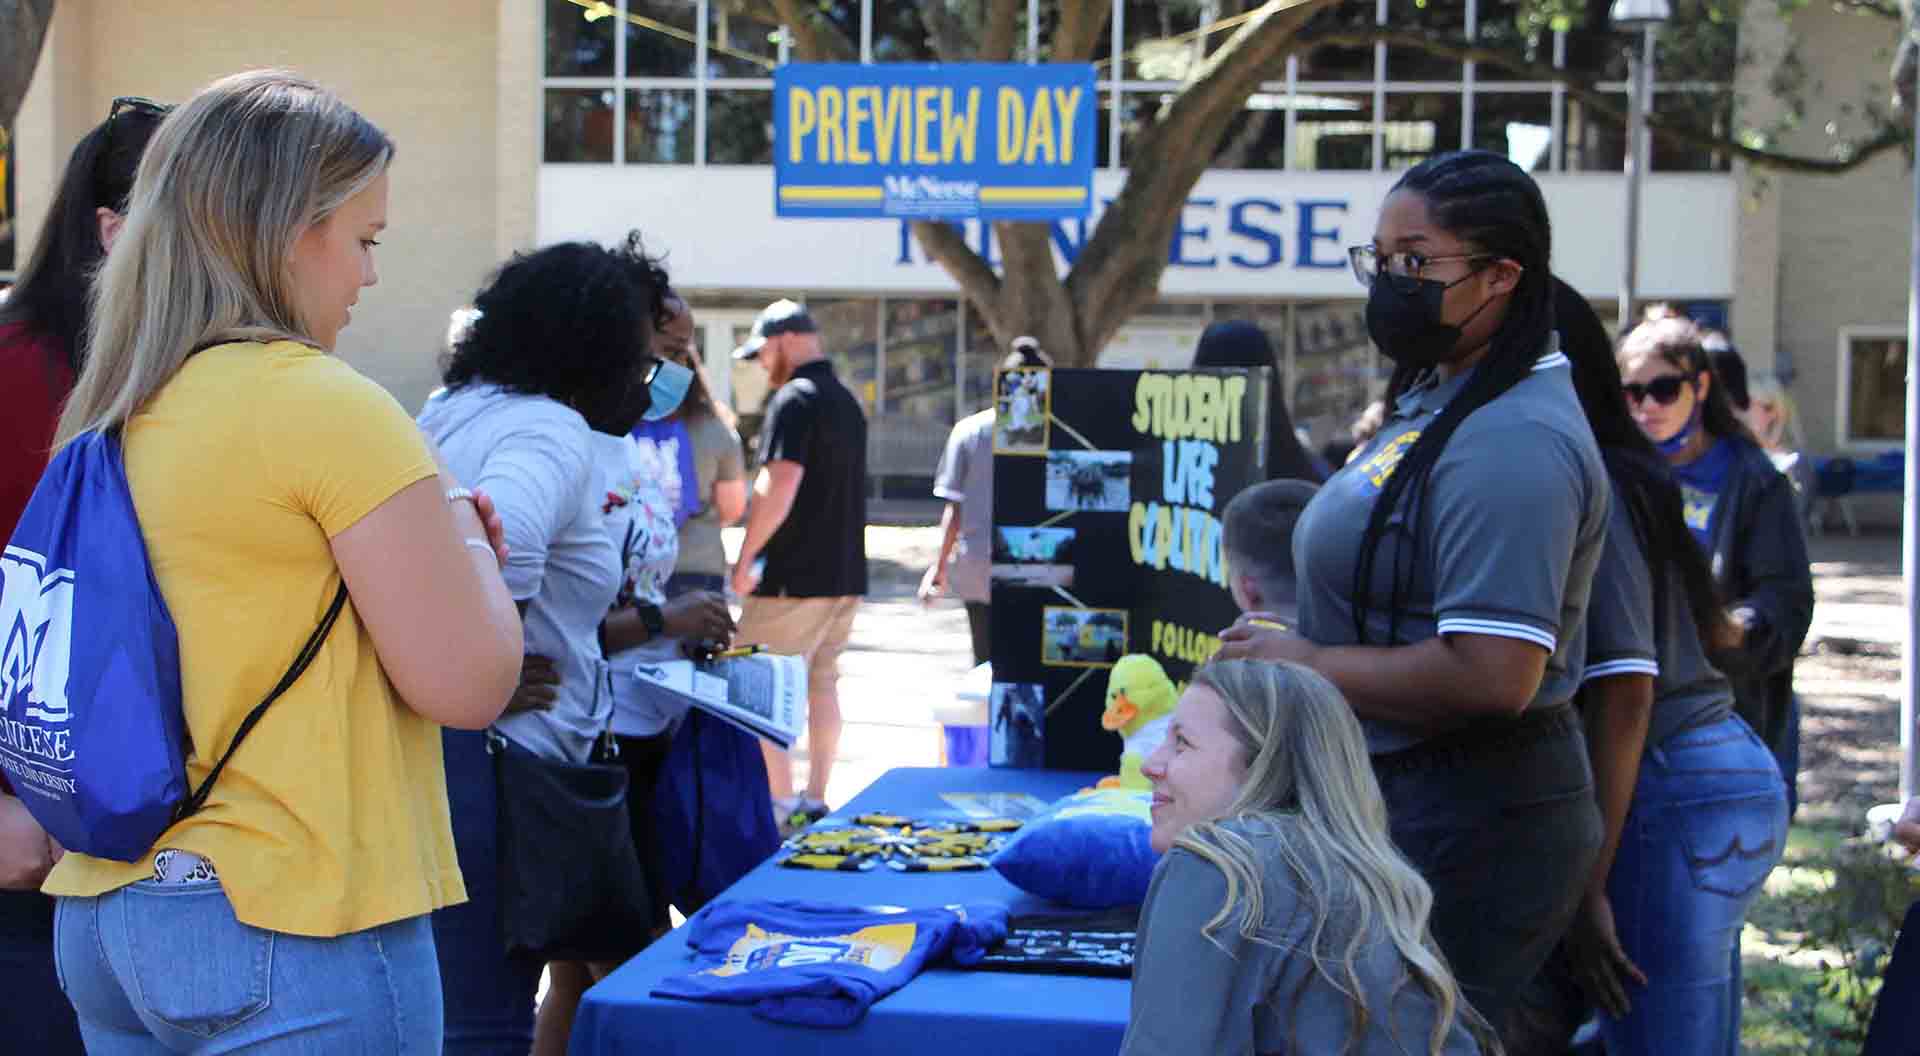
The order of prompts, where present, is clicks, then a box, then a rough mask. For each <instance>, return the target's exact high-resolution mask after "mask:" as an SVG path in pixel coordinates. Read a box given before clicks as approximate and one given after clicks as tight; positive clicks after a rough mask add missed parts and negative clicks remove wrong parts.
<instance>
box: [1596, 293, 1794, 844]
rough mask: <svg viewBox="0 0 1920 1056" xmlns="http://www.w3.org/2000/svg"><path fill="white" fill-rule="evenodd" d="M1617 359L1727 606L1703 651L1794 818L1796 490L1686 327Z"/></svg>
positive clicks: (1660, 333)
mask: <svg viewBox="0 0 1920 1056" xmlns="http://www.w3.org/2000/svg"><path fill="white" fill-rule="evenodd" d="M1618 359H1619V363H1620V374H1621V376H1622V377H1623V378H1625V379H1626V384H1625V392H1626V398H1627V406H1628V409H1629V410H1631V411H1632V412H1633V418H1634V421H1635V422H1637V423H1638V424H1639V426H1640V429H1641V431H1642V432H1644V433H1646V434H1647V438H1648V439H1649V440H1652V441H1653V442H1654V446H1655V447H1657V448H1658V449H1659V451H1660V453H1661V454H1662V455H1664V456H1666V459H1667V462H1668V464H1669V465H1671V466H1672V467H1673V473H1674V476H1675V477H1678V478H1679V481H1680V492H1681V495H1682V496H1683V497H1684V499H1685V500H1686V518H1687V527H1688V528H1689V529H1691V530H1692V532H1693V537H1694V539H1695V541H1697V542H1698V543H1699V544H1700V546H1701V547H1702V548H1703V549H1704V550H1705V551H1706V553H1707V562H1708V564H1709V566H1710V567H1711V568H1712V569H1713V575H1714V578H1715V580H1716V581H1717V582H1718V584H1719V587H1720V595H1721V596H1722V597H1724V598H1727V599H1729V605H1728V609H1727V615H1728V618H1729V620H1730V627H1729V629H1728V632H1727V633H1726V634H1725V635H1724V636H1723V637H1722V638H1721V639H1720V640H1718V641H1715V642H1710V643H1708V644H1709V645H1710V646H1712V647H1713V649H1714V652H1713V661H1714V665H1715V666H1717V667H1718V668H1720V670H1722V671H1725V672H1726V674H1727V678H1728V679H1729V680H1730V681H1731V682H1732V683H1733V699H1734V710H1736V711H1738V712H1739V713H1740V717H1741V718H1743V719H1745V720H1747V725H1749V726H1752V727H1753V730H1754V732H1755V733H1758V734H1759V735H1760V739H1761V740H1762V741H1765V742H1766V744H1767V747H1768V748H1769V749H1771V750H1772V751H1773V755H1774V759H1775V760H1776V761H1778V763H1779V764H1780V773H1781V775H1782V776H1783V777H1785V778H1786V781H1787V802H1788V805H1789V811H1790V812H1791V810H1792V809H1793V808H1795V807H1797V806H1798V800H1799V796H1798V792H1797V788H1796V785H1797V777H1798V773H1799V758H1798V756H1799V731H1798V728H1797V727H1798V722H1797V721H1796V720H1797V716H1796V715H1795V713H1794V707H1793V658H1794V657H1795V656H1796V655H1798V654H1799V652H1800V645H1801V643H1802V642H1804V641H1805V640H1806V637H1807V627H1808V626H1809V625H1810V624H1811V623H1812V622H1813V573H1812V570H1811V568H1810V566H1809V565H1808V562H1807V540H1806V535H1805V532H1804V530H1803V529H1802V527H1801V524H1802V522H1801V519H1800V516H1799V513H1798V507H1797V505H1796V503H1795V501H1794V493H1793V485H1792V484H1791V483H1789V482H1788V480H1787V478H1786V477H1784V476H1782V475H1781V473H1780V471H1779V470H1778V469H1775V468H1774V465H1773V461H1772V460H1771V459H1770V458H1768V457H1767V453H1766V452H1765V451H1763V450H1761V448H1760V445H1759V444H1757V443H1755V442H1754V440H1753V436H1752V434H1750V433H1748V432H1747V429H1746V426H1744V425H1742V424H1741V423H1740V419H1739V418H1738V417H1736V416H1735V414H1734V412H1733V407H1732V405H1731V404H1730V403H1729V402H1728V401H1727V396H1726V394H1725V393H1724V392H1723V391H1721V387H1720V386H1719V385H1716V384H1715V378H1714V374H1713V370H1712V368H1711V367H1710V366H1709V364H1708V361H1707V354H1706V352H1705V351H1703V350H1702V348H1701V346H1700V333H1699V331H1698V330H1697V329H1696V328H1695V327H1694V325H1693V324H1692V323H1691V322H1688V321H1687V320H1685V319H1660V320H1655V321H1653V322H1648V323H1642V324H1641V325H1640V326H1639V327H1637V328H1635V329H1634V331H1633V332H1632V333H1631V334H1628V335H1627V339H1626V340H1625V341H1624V342H1622V343H1621V345H1620V351H1619V356H1618Z"/></svg>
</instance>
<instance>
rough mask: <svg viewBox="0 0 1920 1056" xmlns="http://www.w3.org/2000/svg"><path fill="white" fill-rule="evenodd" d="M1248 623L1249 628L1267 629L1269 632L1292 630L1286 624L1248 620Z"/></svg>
mask: <svg viewBox="0 0 1920 1056" xmlns="http://www.w3.org/2000/svg"><path fill="white" fill-rule="evenodd" d="M1247 623H1248V625H1249V626H1253V627H1265V628H1266V629H1267V630H1270V631H1285V630H1290V628H1289V627H1288V626H1287V625H1286V624H1284V623H1275V622H1273V621H1272V620H1248V621H1247Z"/></svg>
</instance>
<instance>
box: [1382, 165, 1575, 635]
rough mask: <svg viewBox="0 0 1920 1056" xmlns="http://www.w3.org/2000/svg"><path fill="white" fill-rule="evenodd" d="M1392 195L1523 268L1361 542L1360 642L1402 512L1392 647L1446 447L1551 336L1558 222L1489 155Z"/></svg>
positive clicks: (1424, 172) (1526, 184) (1512, 169)
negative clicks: (1421, 204) (1485, 341)
mask: <svg viewBox="0 0 1920 1056" xmlns="http://www.w3.org/2000/svg"><path fill="white" fill-rule="evenodd" d="M1393 190H1394V192H1395V193H1401V192H1404V193H1408V194H1417V195H1419V196H1420V197H1421V198H1422V199H1424V200H1425V202H1426V206H1427V213H1428V215H1430V216H1431V217H1432V218H1433V221H1434V223H1435V224H1436V225H1437V226H1439V227H1440V228H1441V229H1442V230H1445V231H1447V232H1448V233H1450V234H1452V235H1454V236H1455V237H1457V238H1459V239H1460V240H1461V241H1463V242H1466V243H1468V244H1469V245H1470V246H1472V247H1474V248H1475V249H1476V250H1477V251H1478V252H1482V253H1485V254H1486V255H1487V256H1488V257H1491V258H1497V259H1505V260H1511V261H1513V262H1514V263H1516V264H1518V265H1519V266H1520V269H1521V270H1520V281H1519V284H1518V285H1517V286H1515V287H1514V290H1513V292H1512V293H1511V294H1509V295H1508V296H1509V298H1510V299H1509V302H1508V304H1507V308H1506V316H1505V318H1504V319H1502V320H1501V322H1500V325H1499V327H1498V328H1497V329H1496V330H1495V331H1494V333H1493V339H1492V341H1491V342H1490V343H1489V347H1488V350H1487V355H1486V357H1485V359H1483V360H1482V361H1481V362H1480V364H1479V365H1478V366H1477V367H1475V368H1474V371H1473V375H1472V377H1470V378H1469V379H1468V381H1467V383H1466V385H1465V387H1464V388H1462V389H1461V390H1460V392H1459V394H1457V395H1456V396H1454V397H1453V398H1452V399H1451V400H1449V401H1447V405H1446V407H1444V408H1442V409H1441V411H1440V413H1439V414H1438V415H1437V416H1436V417H1435V418H1434V420H1433V422H1432V423H1430V424H1429V425H1428V426H1427V427H1426V429H1424V430H1422V431H1421V433H1420V437H1419V439H1417V440H1415V441H1414V442H1413V444H1412V446H1411V447H1409V448H1408V449H1407V451H1406V454H1405V455H1404V456H1403V457H1402V458H1401V459H1400V461H1399V464H1398V466H1397V467H1396V468H1395V469H1394V472H1393V473H1392V474H1391V475H1390V476H1388V477H1387V480H1386V482H1385V483H1384V484H1383V485H1382V486H1381V488H1380V497H1379V499H1378V501H1376V502H1375V503H1374V505H1373V511H1372V513H1371V514H1370V515H1369V516H1368V517H1367V526H1366V530H1365V533H1364V534H1363V535H1362V536H1361V540H1360V559H1359V561H1358V562H1356V567H1355V569H1354V577H1353V598H1354V605H1353V623H1354V630H1355V632H1356V633H1357V634H1358V636H1359V637H1358V640H1359V642H1360V643H1361V644H1366V643H1367V641H1368V634H1367V617H1368V615H1369V614H1370V612H1371V611H1372V610H1373V608H1374V604H1375V599H1374V597H1373V578H1374V569H1375V566H1376V564H1377V562H1378V559H1379V553H1380V549H1381V546H1380V544H1381V541H1382V539H1384V538H1385V537H1386V536H1387V534H1388V531H1387V525H1388V522H1389V521H1390V520H1391V519H1392V517H1393V515H1394V512H1395V511H1396V510H1397V509H1404V511H1405V523H1406V525H1407V529H1406V533H1405V536H1406V537H1405V538H1404V539H1396V540H1395V542H1394V546H1393V553H1392V557H1391V560H1392V561H1393V576H1392V590H1391V594H1390V596H1389V597H1388V599H1387V605H1388V609H1387V611H1388V613H1389V622H1388V630H1387V643H1386V644H1389V645H1394V644H1398V643H1399V640H1400V617H1401V615H1402V613H1403V612H1404V611H1405V609H1406V603H1407V594H1408V591H1409V590H1410V589H1411V584H1412V580H1413V564H1414V555H1415V554H1417V553H1418V552H1419V550H1420V540H1419V537H1418V536H1419V531H1420V515H1421V506H1422V504H1423V502H1424V500H1425V498H1426V491H1427V484H1428V482H1429V481H1430V480H1431V479H1432V476H1433V467H1434V465H1435V464H1436V463H1438V462H1439V460H1440V454H1441V452H1442V451H1444V450H1445V449H1446V446H1447V441H1448V440H1450V439H1452V437H1453V434H1454V431H1455V430H1457V429H1459V428H1460V423H1461V422H1463V421H1465V420H1466V418H1467V416H1468V415H1470V414H1472V413H1473V412H1475V411H1477V410H1479V409H1480V408H1482V407H1484V406H1486V405H1487V404H1488V403H1490V402H1492V401H1493V400H1494V399H1496V398H1498V397H1499V396H1500V395H1501V394H1503V393H1505V392H1506V391H1507V390H1508V389H1511V388H1513V387H1514V386H1515V385H1518V384H1519V383H1520V382H1521V381H1523V380H1525V379H1526V377H1527V375H1528V374H1529V373H1530V372H1531V371H1532V370H1533V365H1534V362H1535V361H1536V360H1538V359H1539V358H1540V356H1541V355H1542V353H1543V352H1544V351H1545V350H1546V347H1547V343H1548V341H1550V340H1551V339H1552V336H1553V276H1552V274H1551V272H1550V270H1549V261H1551V260H1552V257H1553V224H1552V222H1551V221H1550V220H1549V219H1548V216H1547V202H1546V199H1545V198H1544V197H1543V196H1542V195H1541V193H1540V187H1539V185H1538V184H1536V183H1534V182H1533V177H1531V176H1528V175H1527V174H1526V171H1525V170H1523V169H1521V168H1520V166H1518V165H1515V164H1514V163H1513V162H1511V161H1509V160H1507V159H1506V158H1505V157H1504V156H1502V155H1499V154H1494V153H1490V152H1488V151H1483V150H1469V151H1460V152H1457V153H1451V154H1441V155H1437V156H1435V157H1432V158H1429V159H1427V160H1426V161H1423V162H1421V163H1420V164H1418V165H1416V166H1414V167H1413V168H1411V169H1409V170H1407V173H1406V175H1404V176H1402V177H1400V180H1399V182H1398V183H1395V184H1394V186H1393ZM1418 374H1419V370H1418V368H1414V367H1411V366H1408V365H1404V364H1403V365H1401V366H1400V367H1398V368H1397V369H1396V370H1395V371H1394V373H1393V381H1392V383H1391V385H1390V386H1389V387H1388V391H1387V406H1388V407H1392V406H1393V404H1394V401H1395V400H1397V399H1399V397H1400V395H1401V393H1403V392H1405V391H1406V390H1407V388H1408V387H1409V386H1410V385H1412V384H1413V382H1414V381H1415V380H1416V379H1417V377H1418Z"/></svg>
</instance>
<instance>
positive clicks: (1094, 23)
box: [1050, 0, 1113, 62]
mask: <svg viewBox="0 0 1920 1056" xmlns="http://www.w3.org/2000/svg"><path fill="white" fill-rule="evenodd" d="M1112 14H1113V4H1112V3H1111V0H1060V21H1059V24H1058V25H1056V26H1055V27H1054V30H1053V54H1052V55H1051V56H1050V58H1051V61H1053V62H1084V61H1086V60H1087V59H1090V58H1092V57H1093V46H1094V45H1095V44H1097V43H1099V41H1100V31H1101V30H1103V29H1105V28H1107V18H1108V17H1109V16H1111V15H1112Z"/></svg>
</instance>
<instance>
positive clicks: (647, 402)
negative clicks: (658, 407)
mask: <svg viewBox="0 0 1920 1056" xmlns="http://www.w3.org/2000/svg"><path fill="white" fill-rule="evenodd" d="M652 406H653V393H652V392H651V391H650V390H649V389H648V386H647V385H646V383H645V382H643V381H641V380H640V379H639V378H634V379H632V380H630V381H629V382H628V383H627V385H626V386H625V388H624V389H622V390H620V391H616V392H607V393H602V394H601V395H600V396H599V398H598V399H595V400H594V401H592V402H591V404H589V405H587V406H582V407H581V408H580V415H581V417H583V418H585V419H586V420H587V425H588V427H589V428H591V429H593V431H594V432H596V433H607V434H609V435H611V436H625V435H627V434H628V433H630V432H633V430H634V428H635V427H636V426H638V425H639V424H640V422H641V420H642V419H644V418H645V417H646V416H647V411H648V410H649V409H651V408H652Z"/></svg>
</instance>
